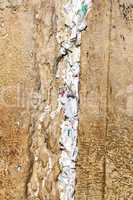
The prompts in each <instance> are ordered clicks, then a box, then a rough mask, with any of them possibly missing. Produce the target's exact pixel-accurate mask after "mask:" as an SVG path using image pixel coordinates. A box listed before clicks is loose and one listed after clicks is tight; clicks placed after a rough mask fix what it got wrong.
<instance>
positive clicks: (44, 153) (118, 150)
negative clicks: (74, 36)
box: [0, 0, 133, 200]
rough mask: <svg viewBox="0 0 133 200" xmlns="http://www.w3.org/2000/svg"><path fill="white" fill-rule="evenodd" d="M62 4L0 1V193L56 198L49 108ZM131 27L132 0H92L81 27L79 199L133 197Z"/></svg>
mask: <svg viewBox="0 0 133 200" xmlns="http://www.w3.org/2000/svg"><path fill="white" fill-rule="evenodd" d="M64 3H65V2H64V1H61V0H50V1H47V0H29V1H27V0H25V1H23V0H18V1H17V0H11V1H10V0H3V1H2V0H0V200H9V199H10V200H27V199H29V200H33V199H34V200H42V199H43V196H45V197H47V198H48V199H49V200H56V199H57V200H58V199H59V197H58V189H57V177H58V174H59V172H60V169H59V166H58V157H59V154H60V151H59V136H60V126H59V125H60V123H61V121H62V113H58V114H57V115H56V117H55V119H54V121H53V120H52V119H51V117H50V113H51V112H52V111H55V110H56V108H57V97H58V88H59V87H61V86H62V84H63V83H62V81H61V80H60V79H55V73H56V70H57V65H56V64H57V61H58V56H59V54H58V50H59V47H58V44H57V41H56V33H57V32H58V33H59V35H60V36H62V34H66V35H67V33H66V32H64V28H63V23H64V21H63V20H64V19H63V16H62V12H61V11H62V9H63V4H64ZM132 31H133V4H132V0H126V1H125V0H119V1H116V0H112V1H107V0H105V1H97V0H94V1H93V8H92V12H91V14H90V15H89V16H88V29H87V30H86V32H84V33H83V34H82V48H81V84H80V126H79V139H78V146H79V157H78V162H77V187H76V200H86V199H87V200H114V199H117V200H132V199H133V194H132V190H133V170H132V168H133V167H132V157H133V155H132V150H131V149H132V148H133V146H132V144H133V143H132V141H133V133H132V129H133V123H132V122H133V80H132V79H133V69H132V63H133V57H132V52H133V45H132V42H133V39H132ZM63 38H64V35H63ZM62 62H63V61H61V64H63V63H62ZM33 93H34V96H32V94H33ZM38 98H39V99H38ZM47 105H49V111H48V113H47V115H46V117H42V116H43V114H44V108H45V107H46V106H47ZM50 105H52V106H50ZM40 118H41V120H40ZM35 158H37V159H36V160H35ZM49 158H51V161H52V167H51V171H50V172H49V170H48V160H49ZM44 178H46V180H45V181H44ZM37 189H38V193H37V198H34V197H32V194H34V193H35V191H36V190H37Z"/></svg>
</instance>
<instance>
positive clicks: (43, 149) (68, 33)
mask: <svg viewBox="0 0 133 200" xmlns="http://www.w3.org/2000/svg"><path fill="white" fill-rule="evenodd" d="M63 6H64V5H63V3H62V2H60V1H57V2H55V1H49V2H46V1H40V3H37V4H36V5H35V27H36V31H35V36H34V39H35V51H36V55H35V65H36V68H37V70H39V75H38V80H37V82H38V87H37V88H36V91H37V95H38V96H40V101H39V104H37V106H36V107H35V109H34V111H33V117H32V128H31V134H32V144H31V147H30V151H31V156H32V157H33V163H32V167H31V176H30V179H29V182H28V184H27V198H28V200H33V199H34V200H35V199H37V200H44V199H48V200H54V199H57V200H58V199H60V200H72V199H74V191H75V182H76V170H75V167H76V165H75V162H76V157H77V153H78V149H77V144H76V142H77V127H78V103H79V94H78V87H79V73H80V45H81V32H82V31H83V30H85V29H86V23H85V17H86V15H87V13H88V11H89V10H90V7H91V0H78V1H77V0H76V1H75V0H73V1H69V2H68V4H67V5H65V6H64V11H63V10H62V9H63V8H62V7H63ZM57 43H58V44H57ZM58 47H59V48H58ZM58 49H59V52H58ZM62 119H63V120H62ZM62 121H63V122H62ZM60 131H61V136H60ZM60 171H61V173H60ZM59 173H60V174H59Z"/></svg>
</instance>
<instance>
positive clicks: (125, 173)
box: [76, 0, 133, 200]
mask: <svg viewBox="0 0 133 200" xmlns="http://www.w3.org/2000/svg"><path fill="white" fill-rule="evenodd" d="M132 29H133V4H132V1H115V0H112V1H94V4H93V9H92V13H91V15H90V16H88V29H87V32H85V33H84V34H83V35H82V51H81V52H82V53H81V85H80V127H79V138H78V144H79V158H78V164H77V165H78V168H77V177H78V179H77V189H76V199H77V200H80V199H83V200H86V199H87V200H94V199H95V200H96V199H97V200H100V199H101V200H103V199H104V200H114V199H123V200H124V199H132V198H133V194H132V190H133V170H132V156H133V155H132V141H133V131H132V129H133V125H132V122H133V68H132V63H133V57H132V52H133V46H132V40H133V38H132Z"/></svg>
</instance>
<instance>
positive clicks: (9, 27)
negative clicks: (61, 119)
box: [0, 1, 36, 200]
mask: <svg viewBox="0 0 133 200" xmlns="http://www.w3.org/2000/svg"><path fill="white" fill-rule="evenodd" d="M10 2H11V4H10V3H8V2H7V1H0V199H1V200H9V199H16V200H20V199H21V200H22V199H23V200H24V199H26V182H27V179H28V174H29V166H30V159H29V148H28V146H29V142H28V141H29V134H28V132H29V124H30V112H29V108H28V107H29V106H28V105H26V104H27V103H28V102H29V100H28V98H30V96H29V93H30V92H31V90H32V89H33V88H34V85H35V77H36V72H35V70H34V56H33V52H34V40H33V33H34V21H33V19H34V13H33V10H32V9H31V8H30V7H27V6H26V5H24V4H23V5H21V6H19V5H16V4H13V5H12V3H13V1H10ZM14 3H15V1H14ZM6 6H7V7H6Z"/></svg>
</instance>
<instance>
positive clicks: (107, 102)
mask: <svg viewBox="0 0 133 200" xmlns="http://www.w3.org/2000/svg"><path fill="white" fill-rule="evenodd" d="M112 9H113V6H112V0H111V1H110V14H109V33H108V41H109V44H108V63H107V95H106V132H105V142H104V144H105V150H104V162H103V191H102V199H103V200H105V199H106V168H107V166H106V156H107V146H106V145H107V144H106V143H107V137H108V123H109V98H110V62H111V30H112Z"/></svg>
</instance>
